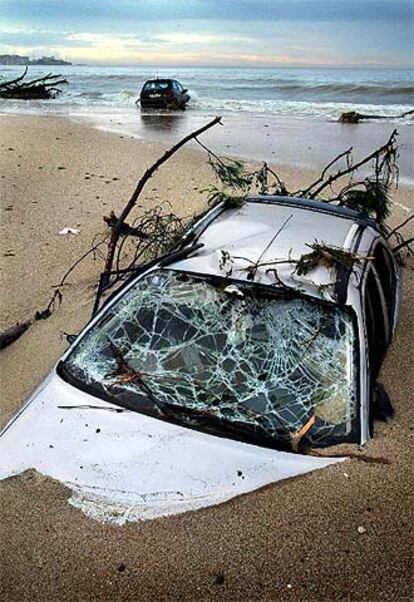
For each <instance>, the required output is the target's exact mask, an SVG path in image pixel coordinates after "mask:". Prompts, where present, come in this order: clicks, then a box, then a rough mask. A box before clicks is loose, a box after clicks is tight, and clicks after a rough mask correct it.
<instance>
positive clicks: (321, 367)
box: [64, 270, 357, 450]
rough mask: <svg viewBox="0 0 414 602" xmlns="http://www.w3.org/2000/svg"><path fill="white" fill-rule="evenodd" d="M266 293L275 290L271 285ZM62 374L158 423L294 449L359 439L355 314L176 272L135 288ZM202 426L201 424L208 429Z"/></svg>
mask: <svg viewBox="0 0 414 602" xmlns="http://www.w3.org/2000/svg"><path fill="white" fill-rule="evenodd" d="M269 289H270V287H269ZM64 371H65V373H66V374H69V375H70V376H71V377H72V380H75V384H76V383H79V384H81V385H83V386H86V388H87V390H88V391H89V392H92V393H94V392H95V393H96V394H98V396H99V395H102V394H104V397H105V398H108V397H109V398H110V399H111V400H112V401H113V402H114V403H119V404H120V405H125V404H127V406H128V407H129V408H132V409H136V410H137V411H138V412H139V411H142V412H144V413H150V414H153V415H154V416H159V415H161V414H164V416H163V417H164V418H165V417H167V419H168V416H169V415H170V414H169V413H168V412H167V409H168V410H173V412H174V419H175V420H177V418H178V419H180V417H182V419H183V422H184V423H185V424H186V425H190V426H191V425H192V424H193V425H194V426H196V427H197V428H200V425H201V427H202V425H203V424H207V421H206V419H208V418H209V419H211V424H216V425H218V427H219V428H218V431H219V432H220V433H221V434H226V432H228V436H230V437H231V436H236V437H237V438H238V437H242V438H243V437H244V436H246V438H247V439H249V440H251V439H252V437H253V436H254V437H253V439H254V441H255V442H256V443H260V439H261V438H263V442H264V444H268V443H269V442H274V443H275V446H277V444H280V445H281V446H283V447H288V448H292V449H295V450H296V449H298V448H299V447H301V446H305V447H309V446H312V445H316V446H317V445H330V444H333V443H340V442H342V441H349V440H353V437H354V435H353V432H354V428H355V421H356V415H357V409H356V398H355V380H356V374H355V334H354V328H353V322H352V319H351V316H350V314H349V313H348V311H345V310H344V309H342V308H339V307H334V306H330V305H328V304H324V303H321V302H315V301H313V300H310V299H307V298H304V297H292V296H286V295H283V294H275V293H273V292H272V291H270V290H269V291H267V292H264V291H263V287H258V286H255V285H254V283H250V284H241V283H235V282H233V283H232V284H230V285H229V280H224V279H223V280H218V281H213V280H209V279H206V278H205V277H202V276H195V275H190V274H187V273H183V272H177V271H174V270H158V271H155V272H151V273H149V274H147V275H146V276H145V277H143V278H142V279H141V280H139V281H137V282H136V283H135V284H134V285H133V286H132V288H130V289H129V290H127V291H126V293H124V295H123V297H122V298H121V299H120V300H119V301H118V302H117V303H116V304H114V305H113V306H112V307H110V308H109V309H108V310H107V312H106V313H104V315H103V316H102V318H101V319H100V320H99V322H98V323H96V324H95V325H94V326H93V327H92V328H91V329H90V330H89V331H88V332H87V333H86V335H85V336H84V337H83V338H82V339H81V340H80V341H79V343H78V344H77V345H76V346H75V348H74V349H73V351H72V352H71V353H70V355H69V356H68V358H67V359H66V360H65V362H64ZM203 420H204V422H203Z"/></svg>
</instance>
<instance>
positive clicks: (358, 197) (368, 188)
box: [341, 179, 391, 226]
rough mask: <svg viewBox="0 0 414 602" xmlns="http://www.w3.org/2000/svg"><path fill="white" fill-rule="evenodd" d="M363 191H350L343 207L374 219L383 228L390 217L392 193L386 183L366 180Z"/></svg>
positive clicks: (346, 195)
mask: <svg viewBox="0 0 414 602" xmlns="http://www.w3.org/2000/svg"><path fill="white" fill-rule="evenodd" d="M363 186H364V188H363V189H354V190H352V189H351V190H348V192H346V194H345V197H344V200H343V201H342V203H341V204H342V205H345V206H346V207H349V209H354V210H355V211H358V212H359V213H360V214H361V216H363V217H373V218H374V219H375V221H376V222H378V224H380V225H381V226H383V225H384V224H385V220H386V219H387V217H388V216H389V215H390V204H391V201H390V196H389V195H390V191H389V187H388V185H387V184H386V183H384V182H381V181H377V180H369V179H367V180H365V181H364V183H363Z"/></svg>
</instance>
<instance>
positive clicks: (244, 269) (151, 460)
mask: <svg viewBox="0 0 414 602" xmlns="http://www.w3.org/2000/svg"><path fill="white" fill-rule="evenodd" d="M309 246H310V247H311V248H309ZM399 298H400V274H399V270H398V266H397V264H396V262H395V260H394V257H393V255H392V252H391V251H390V249H389V247H388V244H387V242H386V240H385V239H384V237H383V236H382V234H381V232H380V231H379V230H378V229H377V227H376V225H375V223H374V222H373V221H371V220H370V219H367V218H363V217H361V216H359V215H358V214H357V213H355V212H353V211H351V210H349V209H346V208H342V207H334V206H331V205H329V204H327V203H323V202H318V201H308V200H305V199H297V198H291V197H271V196H263V197H254V198H250V199H248V200H247V201H246V202H245V203H244V204H243V206H241V207H237V208H228V207H227V206H225V205H219V206H217V207H216V208H214V209H212V210H211V211H209V212H208V213H207V214H206V215H205V216H204V217H203V218H202V219H200V220H199V221H198V222H197V223H196V224H195V226H193V227H192V228H191V229H190V230H189V231H188V233H187V234H186V236H185V237H184V239H183V241H182V245H181V247H180V249H178V250H177V251H175V252H173V253H171V254H169V255H167V256H165V257H163V258H161V259H158V260H156V261H154V262H152V263H150V264H148V265H146V266H144V267H142V268H140V269H139V271H138V272H135V273H134V274H133V276H132V277H131V278H130V280H129V282H127V283H126V284H125V285H124V286H123V287H122V289H121V290H120V291H118V292H116V293H115V294H114V295H113V296H112V298H110V299H109V300H108V301H107V302H106V303H105V305H104V306H103V307H102V308H101V309H100V310H99V311H98V312H97V313H96V315H95V316H94V317H93V318H92V320H91V321H90V323H89V324H88V325H87V326H86V327H85V329H84V330H83V331H82V332H81V333H80V334H79V335H78V337H77V338H76V340H75V341H74V342H73V344H72V345H71V347H70V348H69V350H68V351H67V353H66V354H65V355H64V356H63V358H62V359H61V361H59V363H58V364H57V366H56V368H55V369H54V370H53V371H52V373H51V374H50V375H49V377H48V378H47V379H46V380H45V381H44V383H43V384H42V385H41V386H40V387H39V389H38V390H37V391H36V392H35V393H34V395H33V396H32V397H31V398H30V399H29V401H28V402H27V404H26V405H25V406H24V408H23V409H22V410H21V411H20V413H19V414H18V415H17V416H16V417H15V418H14V419H13V420H12V421H11V422H10V423H9V425H8V426H7V427H6V428H5V429H4V430H3V432H2V434H1V436H0V478H5V477H8V476H11V475H16V474H19V473H21V472H22V471H24V470H26V469H28V468H35V469H37V470H38V471H39V472H41V473H43V474H45V475H48V476H51V477H53V478H56V479H59V480H60V481H62V482H64V483H65V484H66V485H67V486H68V487H69V488H70V489H71V490H72V492H73V493H72V497H71V502H72V503H73V504H74V505H77V506H79V507H81V508H82V509H83V510H84V511H85V512H87V513H89V514H90V515H92V516H95V517H97V518H101V519H104V520H105V519H106V520H113V521H115V522H124V521H125V520H135V519H143V518H153V517H156V516H162V515H168V514H173V513H178V512H183V511H187V510H193V509H197V508H201V507H204V506H208V505H211V504H216V503H219V502H222V501H225V500H227V499H229V498H231V497H234V496H235V495H238V494H241V493H245V492H247V491H251V490H253V489H256V488H258V487H260V486H263V485H265V484H267V483H270V482H274V481H277V480H280V479H283V478H286V477H289V476H294V475H298V474H302V473H305V472H308V471H311V470H315V469H317V468H321V467H323V466H326V465H327V464H330V463H332V462H335V461H337V459H336V458H333V459H332V458H322V457H312V456H310V455H306V453H300V452H306V451H308V450H309V449H310V448H315V447H322V446H329V445H335V444H339V443H345V442H348V443H356V444H362V443H364V442H365V441H367V439H368V438H369V436H370V434H372V429H373V419H374V418H375V417H376V416H377V417H380V418H381V417H382V418H384V417H385V416H386V415H389V414H390V413H392V408H391V405H390V403H389V400H388V398H387V396H386V393H385V391H384V389H383V388H382V387H381V386H380V385H378V383H377V380H376V379H377V376H378V372H379V369H380V367H381V363H382V361H383V359H384V355H385V352H386V349H387V347H388V346H389V344H390V342H391V338H392V335H393V332H394V329H395V324H396V319H397V314H398V305H399ZM292 452H296V453H292ZM297 452H299V453H297Z"/></svg>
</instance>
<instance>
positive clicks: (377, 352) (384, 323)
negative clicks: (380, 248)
mask: <svg viewBox="0 0 414 602" xmlns="http://www.w3.org/2000/svg"><path fill="white" fill-rule="evenodd" d="M364 306H365V319H366V330H367V343H368V355H369V364H370V370H371V375H372V378H373V379H374V380H375V379H376V377H377V376H378V372H379V370H380V368H381V364H382V361H383V359H384V356H385V352H386V349H387V345H388V339H389V333H388V312H387V309H386V307H385V299H384V295H383V294H382V291H381V288H380V280H379V277H378V275H377V273H376V270H375V269H374V268H373V267H372V266H370V267H369V270H368V274H367V279H366V284H365V300H364Z"/></svg>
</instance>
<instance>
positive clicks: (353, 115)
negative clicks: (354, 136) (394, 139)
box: [338, 110, 414, 123]
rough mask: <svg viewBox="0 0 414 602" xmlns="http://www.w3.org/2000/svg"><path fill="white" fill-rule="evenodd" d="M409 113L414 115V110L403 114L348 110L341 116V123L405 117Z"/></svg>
mask: <svg viewBox="0 0 414 602" xmlns="http://www.w3.org/2000/svg"><path fill="white" fill-rule="evenodd" d="M409 115H414V110H411V111H406V112H405V113H402V114H401V115H391V116H390V115H369V114H364V113H357V111H347V112H346V113H342V115H341V116H340V118H339V120H338V121H339V122H340V123H359V122H360V121H364V120H365V119H404V117H408V116H409Z"/></svg>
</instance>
